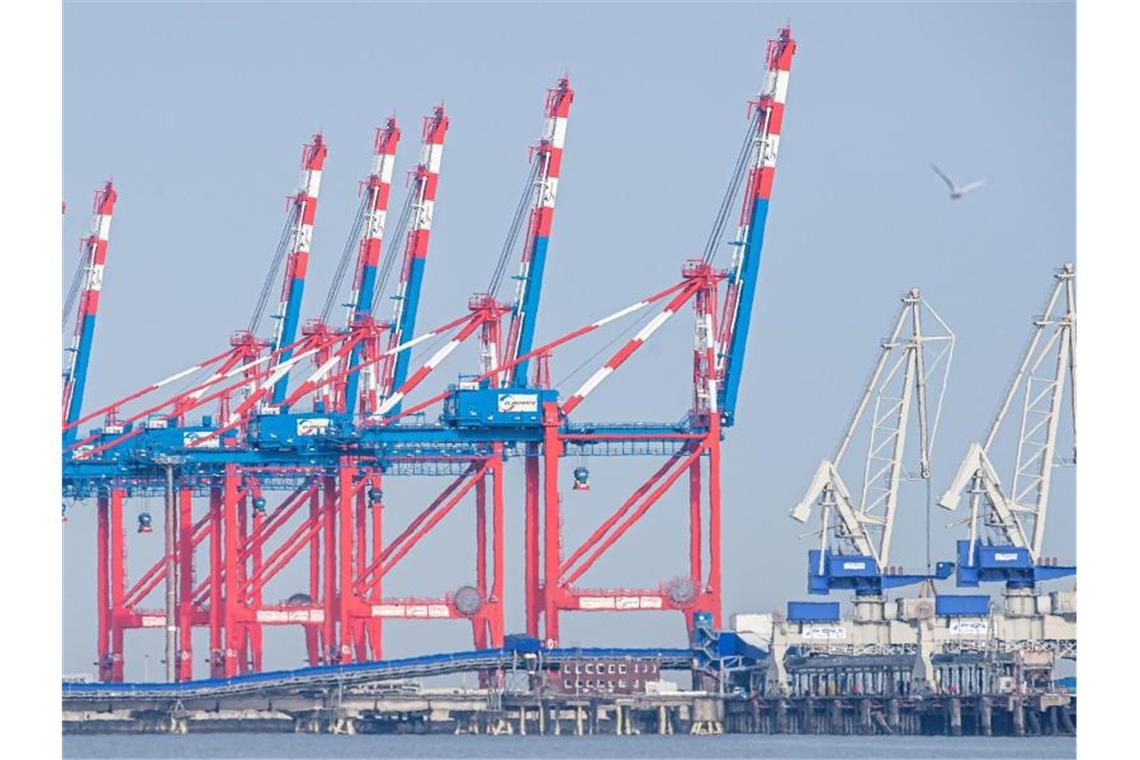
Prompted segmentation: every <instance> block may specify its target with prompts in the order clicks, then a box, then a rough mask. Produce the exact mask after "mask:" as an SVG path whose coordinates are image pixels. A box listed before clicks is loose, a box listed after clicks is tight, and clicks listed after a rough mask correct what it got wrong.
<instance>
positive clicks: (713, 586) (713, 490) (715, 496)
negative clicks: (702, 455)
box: [708, 414, 721, 630]
mask: <svg viewBox="0 0 1140 760" xmlns="http://www.w3.org/2000/svg"><path fill="white" fill-rule="evenodd" d="M708 451H709V593H710V594H711V595H712V614H713V627H714V628H716V629H718V630H719V629H720V627H721V608H720V603H721V597H720V417H719V415H716V414H711V415H709V434H708Z"/></svg>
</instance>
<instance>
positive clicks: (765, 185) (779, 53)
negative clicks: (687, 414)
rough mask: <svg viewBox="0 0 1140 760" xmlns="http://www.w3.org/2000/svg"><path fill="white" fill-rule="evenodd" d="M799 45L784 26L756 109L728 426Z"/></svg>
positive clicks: (737, 273)
mask: <svg viewBox="0 0 1140 760" xmlns="http://www.w3.org/2000/svg"><path fill="white" fill-rule="evenodd" d="M795 52H796V42H795V40H793V39H792V33H791V29H790V28H789V27H784V28H783V29H781V30H780V34H779V37H778V38H777V39H775V40H772V41H771V42H770V43H769V45H768V55H767V75H766V77H765V82H764V89H763V91H762V92H761V93H760V97H759V98H757V99H756V100H755V101H753V102H752V104H751V105H752V106H754V107H755V109H756V111H755V119H754V123H755V125H756V131H755V133H754V136H753V139H752V148H751V157H750V163H749V169H748V179H747V182H746V184H745V196H744V209H743V212H742V214H741V220H740V228H739V230H738V233H737V237H736V241H735V242H734V243H733V245H734V246H735V247H736V253H735V256H734V259H733V267H732V271H731V273H730V280H729V286H728V292H727V294H726V296H725V303H724V314H723V317H722V319H721V321H720V332H721V334H720V335H719V336H718V341H717V342H718V348H717V352H718V361H719V363H720V367H719V375H720V383H719V386H720V387H719V393H718V396H719V398H718V399H717V401H718V406H719V407H720V410H721V417H722V421H723V424H724V425H726V426H728V425H732V424H733V422H734V418H735V414H736V399H737V396H738V394H739V392H740V376H741V373H742V370H743V368H744V351H745V348H746V347H747V345H748V327H749V324H750V322H751V320H752V305H753V301H754V299H755V297H756V280H757V278H758V276H759V273H760V254H761V251H762V249H763V247H764V224H765V222H766V221H767V218H768V202H769V200H770V198H771V195H772V181H773V179H774V178H775V174H776V154H777V151H778V149H779V144H780V129H781V126H782V124H783V120H784V100H785V98H786V97H787V93H788V75H789V72H790V70H791V66H792V55H793V54H794V53H795Z"/></svg>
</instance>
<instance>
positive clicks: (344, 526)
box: [336, 457, 356, 663]
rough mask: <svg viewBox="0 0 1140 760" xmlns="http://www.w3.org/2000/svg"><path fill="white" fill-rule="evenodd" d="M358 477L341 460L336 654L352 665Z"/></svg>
mask: <svg viewBox="0 0 1140 760" xmlns="http://www.w3.org/2000/svg"><path fill="white" fill-rule="evenodd" d="M355 474H356V465H355V464H353V462H352V460H351V459H349V458H348V457H341V458H340V468H339V476H340V477H339V480H340V489H339V492H338V494H337V511H338V512H339V519H340V526H339V528H340V532H339V538H340V554H339V556H338V559H339V563H338V569H339V573H338V574H339V576H340V577H339V584H338V585H339V586H340V593H339V594H337V620H338V622H339V629H340V638H339V639H338V640H337V641H338V647H337V652H336V662H341V663H346V662H352V648H351V643H352V617H351V611H352V610H351V608H352V559H353V556H352V531H353V526H352V501H353V498H352V497H353V493H354V490H355V489H354V488H353V485H354V484H353V482H352V478H353V475H355Z"/></svg>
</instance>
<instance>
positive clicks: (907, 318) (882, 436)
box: [791, 289, 954, 617]
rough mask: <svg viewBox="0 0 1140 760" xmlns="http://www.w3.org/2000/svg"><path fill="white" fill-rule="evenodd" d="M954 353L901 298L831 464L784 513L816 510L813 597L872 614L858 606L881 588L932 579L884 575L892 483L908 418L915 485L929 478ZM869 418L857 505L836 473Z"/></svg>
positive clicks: (899, 469) (925, 313) (915, 303)
mask: <svg viewBox="0 0 1140 760" xmlns="http://www.w3.org/2000/svg"><path fill="white" fill-rule="evenodd" d="M924 317H925V322H924ZM931 327H933V330H931ZM953 353H954V333H953V332H952V331H951V330H950V328H949V326H947V324H946V323H945V322H944V321H943V320H942V318H941V317H940V316H939V315H938V313H937V312H936V311H935V310H934V309H933V308H932V307H931V306H930V304H929V303H927V302H926V301H925V300H924V299H923V298H922V296H921V295H920V293H919V291H918V290H917V289H914V290H911V291H910V292H909V293H907V294H906V295H905V296H904V297H903V298H902V308H901V309H900V310H899V313H898V316H897V317H896V318H895V320H894V323H893V326H892V327H891V331H890V333H889V334H888V336H887V338H886V339H885V340H883V342H882V344H881V351H880V353H879V358H878V361H877V362H876V363H875V366H874V369H873V370H872V371H871V375H870V377H869V378H868V380H867V383H866V385H865V386H864V389H863V393H862V395H861V396H860V397H859V403H858V405H857V406H856V407H855V412H854V414H853V415H852V417H851V420H850V422H849V423H848V425H847V429H846V431H845V432H844V434H843V438H842V439H841V440H840V442H839V446H838V447H837V449H836V451H835V454H834V456H832V458H831V459H824V460H823V461H822V462H820V464H819V467H818V468H817V469H816V472H815V476H814V477H813V478H812V481H811V485H810V486H808V489H807V492H806V493H805V494H804V496H803V498H802V499H801V500H800V502H799V503H798V504H797V505H796V506H795V508H793V509H792V513H791V516H792V518H794V519H795V520H798V521H799V522H806V521H807V520H808V519H809V517H810V516H811V512H812V507H813V506H814V505H817V504H818V506H819V508H820V529H819V531H818V535H819V548H818V549H815V550H812V551H810V552H809V553H808V555H809V568H808V588H809V591H810V592H811V593H813V594H827V593H829V591H830V590H831V589H853V590H854V591H855V593H856V595H857V600H856V602H857V603H856V608H857V610H860V612H865V613H870V612H871V611H870V610H863V609H861V608H863V607H865V606H867V605H866V604H860V603H859V602H864V603H869V602H872V601H877V602H878V606H879V607H881V604H882V593H883V590H884V589H886V588H892V587H897V586H905V585H909V584H912V583H918V582H921V581H923V580H926V579H928V578H931V577H933V576H931V575H929V574H916V575H908V574H904V573H902V571H901V568H898V567H892V566H891V565H890V552H891V537H892V535H893V530H894V523H895V518H896V515H897V513H898V508H899V495H900V490H901V489H900V483H901V481H902V480H904V478H906V477H907V474H906V473H905V472H904V466H903V462H904V453H905V450H906V442H907V433H908V430H909V428H910V427H911V425H912V422H911V420H912V417H916V418H917V428H918V446H917V449H918V477H919V478H921V479H928V478H929V477H930V448H931V445H932V443H933V440H934V436H935V433H936V432H937V429H938V422H939V418H940V417H941V412H942V400H943V397H944V395H945V393H946V386H947V382H948V379H949V373H950V364H951V360H952V358H953ZM872 401H873V402H874V403H873V404H872ZM931 401H933V410H932V411H931V409H930V405H931V404H930V402H931ZM912 408H913V409H912ZM868 412H870V415H869V424H868V425H867V427H868V428H869V434H870V440H869V443H868V448H867V457H866V462H865V464H864V469H863V487H862V493H861V496H860V499H859V502H858V504H856V502H855V501H854V499H853V498H852V496H851V490H850V489H849V488H848V487H847V486H846V484H845V483H844V481H843V478H842V476H841V475H840V473H839V468H840V465H841V464H842V462H843V459H844V455H845V454H846V453H847V451H848V449H849V448H850V447H851V443H852V440H853V439H854V437H855V435H856V433H857V431H858V430H859V429H860V426H861V424H862V423H863V421H864V420H865V419H866V418H867V416H868ZM833 522H834V524H833ZM809 535H812V534H809ZM940 571H941V572H942V573H943V574H941V575H940V576H938V577H948V576H949V573H950V572H951V571H950V569H949V566H948V565H946V566H944V567H943V568H940ZM928 573H929V569H928ZM872 617H878V616H877V615H872Z"/></svg>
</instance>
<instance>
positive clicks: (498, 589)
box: [489, 443, 505, 647]
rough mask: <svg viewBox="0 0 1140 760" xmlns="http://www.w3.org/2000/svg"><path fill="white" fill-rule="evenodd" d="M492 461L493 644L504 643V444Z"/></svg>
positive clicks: (497, 446)
mask: <svg viewBox="0 0 1140 760" xmlns="http://www.w3.org/2000/svg"><path fill="white" fill-rule="evenodd" d="M492 456H493V457H494V461H492V463H491V477H492V481H491V573H492V575H491V601H492V603H493V605H494V606H493V607H492V614H491V615H490V617H489V620H490V623H491V631H490V634H491V642H490V644H491V646H492V647H501V646H502V645H503V567H504V560H505V558H504V557H503V549H504V547H505V542H504V541H503V511H504V510H503V444H501V443H496V444H495V445H494V447H493V449H492Z"/></svg>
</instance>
